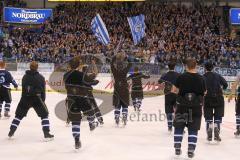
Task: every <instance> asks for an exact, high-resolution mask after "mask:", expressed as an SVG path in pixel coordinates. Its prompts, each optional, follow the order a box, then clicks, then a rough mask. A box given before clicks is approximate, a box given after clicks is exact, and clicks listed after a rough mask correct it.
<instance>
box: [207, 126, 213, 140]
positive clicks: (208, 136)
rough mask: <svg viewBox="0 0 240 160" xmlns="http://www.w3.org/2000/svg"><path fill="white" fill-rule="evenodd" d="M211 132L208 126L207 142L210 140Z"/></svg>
mask: <svg viewBox="0 0 240 160" xmlns="http://www.w3.org/2000/svg"><path fill="white" fill-rule="evenodd" d="M212 132H213V130H212V128H208V130H207V140H208V141H209V142H211V141H212Z"/></svg>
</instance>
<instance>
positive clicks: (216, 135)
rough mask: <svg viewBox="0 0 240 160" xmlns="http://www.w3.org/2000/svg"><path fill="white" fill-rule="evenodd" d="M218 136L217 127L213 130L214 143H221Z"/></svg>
mask: <svg viewBox="0 0 240 160" xmlns="http://www.w3.org/2000/svg"><path fill="white" fill-rule="evenodd" d="M219 134H220V131H219V129H218V128H217V127H215V128H214V141H216V142H221V141H222V139H221V137H220V135H219Z"/></svg>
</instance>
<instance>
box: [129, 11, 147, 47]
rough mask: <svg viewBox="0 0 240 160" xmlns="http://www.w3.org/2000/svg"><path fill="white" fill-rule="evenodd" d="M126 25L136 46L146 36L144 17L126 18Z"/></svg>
mask: <svg viewBox="0 0 240 160" xmlns="http://www.w3.org/2000/svg"><path fill="white" fill-rule="evenodd" d="M128 23H129V25H130V28H131V32H132V37H133V42H134V45H137V44H138V43H139V42H140V41H141V40H142V38H143V37H144V36H145V35H146V34H145V29H146V25H145V16H144V15H142V14H141V15H138V16H135V17H128Z"/></svg>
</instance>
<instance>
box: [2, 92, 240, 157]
mask: <svg viewBox="0 0 240 160" xmlns="http://www.w3.org/2000/svg"><path fill="white" fill-rule="evenodd" d="M12 97H13V103H12V109H11V114H12V117H11V118H10V119H9V120H0V160H170V159H174V149H173V135H169V134H168V133H167V130H166V128H167V124H166V121H162V122H160V121H157V122H143V121H140V122H129V123H128V125H127V126H126V127H125V128H116V127H115V125H114V121H113V112H111V113H109V114H107V115H104V121H105V124H104V127H102V128H97V129H96V130H95V131H94V132H90V131H89V127H88V124H87V123H86V122H84V123H83V124H82V127H81V141H82V144H83V147H82V149H81V150H80V151H79V152H77V153H76V152H75V151H74V149H73V148H74V147H73V146H74V142H73V138H72V135H71V128H70V127H66V126H65V122H63V121H61V120H59V119H58V118H57V117H56V116H55V114H54V108H55V105H56V104H57V103H58V102H59V101H61V100H63V99H64V98H65V95H62V94H58V93H48V94H47V100H46V103H47V106H48V108H49V111H50V123H51V131H52V133H53V134H54V135H55V140H54V141H51V142H43V141H42V139H43V135H42V131H41V121H40V119H39V118H38V117H37V116H36V114H35V113H34V111H33V110H31V111H30V112H29V113H28V116H27V117H26V118H25V119H23V121H22V123H21V124H20V127H19V128H18V130H17V132H16V133H15V139H13V140H8V139H7V134H8V131H9V126H10V123H11V121H12V118H13V116H14V111H15V109H16V105H17V103H18V101H19V99H20V92H13V94H12ZM234 108H235V107H234V102H231V103H228V102H226V115H225V117H224V123H223V126H222V135H221V136H222V140H223V141H222V142H221V144H218V145H216V144H208V143H207V142H206V134H205V122H204V121H202V130H201V131H200V134H199V141H198V145H197V149H196V156H195V158H194V159H196V160H227V159H228V160H239V158H240V139H236V138H235V137H234V135H233V132H234V131H235V115H234ZM158 110H162V112H164V98H163V97H153V98H146V99H144V101H143V111H142V112H143V113H157V114H158ZM130 113H133V110H132V108H131V109H130ZM186 149H187V137H186V135H185V137H184V143H183V155H182V156H181V158H180V159H184V158H186Z"/></svg>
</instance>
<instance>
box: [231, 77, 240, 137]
mask: <svg viewBox="0 0 240 160" xmlns="http://www.w3.org/2000/svg"><path fill="white" fill-rule="evenodd" d="M236 91H237V93H236ZM233 95H235V101H236V128H237V129H236V132H235V133H234V135H235V136H236V137H240V73H238V74H237V78H236V81H235V82H234V84H233V85H232V88H231V93H230V95H229V98H228V102H230V101H231V100H232V98H233Z"/></svg>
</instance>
